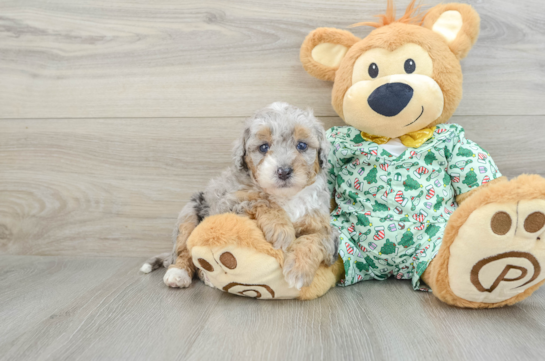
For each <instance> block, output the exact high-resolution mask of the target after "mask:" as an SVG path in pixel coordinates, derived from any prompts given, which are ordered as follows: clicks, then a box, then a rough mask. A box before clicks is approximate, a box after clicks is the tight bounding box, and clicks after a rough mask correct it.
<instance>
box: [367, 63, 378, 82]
mask: <svg viewBox="0 0 545 361" xmlns="http://www.w3.org/2000/svg"><path fill="white" fill-rule="evenodd" d="M369 76H370V77H371V78H373V79H374V78H376V77H377V76H378V65H377V64H375V63H371V65H369Z"/></svg>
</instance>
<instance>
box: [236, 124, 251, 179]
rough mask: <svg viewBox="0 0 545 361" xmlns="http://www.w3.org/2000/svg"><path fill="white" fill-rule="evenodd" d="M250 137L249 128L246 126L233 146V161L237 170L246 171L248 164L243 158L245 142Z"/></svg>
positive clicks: (244, 155)
mask: <svg viewBox="0 0 545 361" xmlns="http://www.w3.org/2000/svg"><path fill="white" fill-rule="evenodd" d="M249 138H250V128H249V127H246V129H244V132H242V137H240V138H239V139H238V140H237V141H236V142H235V146H234V147H233V161H234V162H235V168H236V169H237V170H238V171H239V172H244V173H246V172H248V164H246V161H245V160H244V158H245V157H246V142H247V141H248V139H249Z"/></svg>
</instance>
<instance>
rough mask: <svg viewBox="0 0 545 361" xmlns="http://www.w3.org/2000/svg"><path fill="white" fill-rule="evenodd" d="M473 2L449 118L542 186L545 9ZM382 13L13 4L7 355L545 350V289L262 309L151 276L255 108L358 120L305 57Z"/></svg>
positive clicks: (1, 349) (360, 3)
mask: <svg viewBox="0 0 545 361" xmlns="http://www.w3.org/2000/svg"><path fill="white" fill-rule="evenodd" d="M440 2H441V1H439V0H430V1H426V2H425V3H426V4H427V5H428V6H433V5H435V4H438V3H440ZM461 2H465V3H470V4H471V5H473V6H474V7H475V8H476V9H477V11H478V12H479V13H480V15H481V18H482V22H481V35H480V38H479V41H478V42H477V44H476V46H475V47H474V49H473V50H472V51H471V52H470V54H469V56H468V57H467V58H466V59H465V60H463V62H462V68H463V71H464V99H463V101H462V103H461V104H460V107H459V109H458V110H457V112H456V115H455V116H454V117H453V119H452V121H453V122H456V123H459V124H461V125H463V126H464V127H465V128H466V131H467V136H468V138H469V139H472V140H474V141H476V142H478V143H479V144H480V145H481V146H483V147H484V148H485V149H487V150H488V151H489V152H490V153H491V154H492V156H493V157H494V159H495V161H496V163H497V164H498V166H499V168H500V170H501V171H502V172H503V173H504V174H505V175H507V176H509V177H515V176H517V175H519V174H521V173H537V174H540V175H542V176H545V102H543V101H542V99H544V98H545V85H544V84H545V83H544V82H543V79H544V78H545V67H543V59H544V58H545V3H544V2H543V1H541V0H525V1H511V0H486V1H476V0H467V1H466V0H463V1H461ZM396 3H397V5H398V9H402V8H404V7H405V6H406V5H407V4H408V3H409V0H397V1H396ZM385 7H386V0H339V1H330V0H293V1H292V0H289V1H288V0H275V1H270V0H230V1H222V0H199V1H190V0H183V1H172V0H153V1H151V0H137V1H122V0H50V1H39V0H1V1H0V80H1V82H2V87H1V88H0V360H10V361H11V360H155V359H161V360H213V359H218V360H224V359H225V360H237V361H238V360H287V359H304V360H332V359H335V360H337V359H338V360H351V359H365V360H372V359H388V360H416V359H418V360H441V359H444V360H490V359H494V360H532V359H535V360H538V359H543V355H544V354H545V342H543V340H544V335H545V290H539V291H538V292H536V294H535V295H534V296H532V297H531V298H529V299H527V300H525V301H523V302H521V303H520V304H517V305H515V306H513V307H510V308H505V309H500V310H486V311H471V310H459V309H454V308H450V307H448V306H445V305H444V304H442V303H440V302H439V301H437V300H436V299H435V298H434V297H433V296H432V295H430V294H423V293H418V292H414V291H412V288H411V287H410V285H409V284H408V283H406V282H399V281H398V282H396V281H393V280H391V281H386V282H383V283H379V282H366V283H363V284H359V285H356V286H353V287H349V288H345V289H340V288H337V289H334V290H332V291H331V292H329V293H328V294H327V295H325V296H324V297H323V298H321V299H319V300H315V301H311V302H297V301H275V302H259V301H255V300H250V299H244V298H241V297H236V296H232V295H229V294H223V293H221V292H219V291H217V290H213V289H211V288H208V287H206V286H204V285H202V284H201V283H196V284H195V285H193V286H192V287H191V288H190V289H188V290H171V289H168V288H167V287H165V286H164V285H163V283H162V275H163V272H164V271H163V270H161V271H157V272H154V273H152V274H150V275H141V274H139V273H138V268H139V266H140V264H141V262H142V261H143V257H148V256H150V255H153V254H156V253H159V252H164V251H166V250H169V249H170V247H171V243H170V242H171V241H170V234H171V229H172V226H173V224H174V221H175V218H176V215H177V213H178V211H179V210H180V209H181V207H182V206H183V204H184V203H185V202H186V201H187V200H188V198H189V196H190V195H191V194H192V193H193V192H195V191H198V190H200V189H202V187H203V184H204V183H205V182H206V181H207V180H208V179H209V178H210V177H212V176H214V175H217V174H218V173H219V171H220V169H222V168H224V167H225V166H227V165H228V164H229V162H230V148H231V144H232V142H233V141H234V140H235V139H236V137H238V136H239V133H240V130H241V125H242V122H243V120H244V118H245V117H247V116H249V115H250V114H251V113H252V112H254V111H255V110H257V109H258V108H261V107H263V106H265V105H267V104H269V103H271V102H274V101H280V100H282V101H287V102H290V103H292V104H295V105H297V106H301V107H311V108H313V109H314V110H315V113H316V114H317V115H318V116H319V117H320V119H321V120H322V121H323V122H324V124H325V126H326V127H327V128H329V127H331V126H332V125H340V124H342V121H341V120H340V119H339V118H338V117H337V116H336V115H335V113H334V112H333V110H332V108H331V105H330V93H331V84H330V83H327V82H322V81H319V80H316V79H314V78H312V77H310V76H309V75H307V74H306V73H305V71H304V70H303V69H302V66H301V65H300V63H299V47H300V45H301V42H302V41H303V39H304V37H305V36H306V34H308V32H309V31H311V30H312V29H314V28H316V27H320V26H330V27H338V28H342V29H347V27H348V25H350V24H353V23H356V22H360V21H366V20H372V19H373V16H374V15H376V14H379V13H382V12H383V11H384V9H385ZM399 12H401V10H400V11H399ZM399 12H398V13H399ZM370 30H371V29H369V28H364V27H361V28H356V29H353V31H354V33H355V34H356V35H357V36H360V37H363V36H365V35H366V34H368V33H369V31H370Z"/></svg>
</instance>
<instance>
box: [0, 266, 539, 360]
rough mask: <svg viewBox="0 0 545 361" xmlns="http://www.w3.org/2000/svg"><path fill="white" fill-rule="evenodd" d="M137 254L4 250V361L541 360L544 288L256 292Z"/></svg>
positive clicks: (0, 355)
mask: <svg viewBox="0 0 545 361" xmlns="http://www.w3.org/2000/svg"><path fill="white" fill-rule="evenodd" d="M140 262H142V260H140V259H135V258H69V257H43V256H2V257H0V274H1V275H2V276H1V277H0V319H1V320H2V327H0V360H164V361H170V360H539V359H543V354H544V353H545V343H544V342H543V335H544V334H545V289H541V290H539V291H537V292H536V294H535V295H534V296H533V297H531V298H529V299H527V300H525V301H523V302H521V303H519V304H517V305H515V306H513V307H509V308H503V309H497V310H479V311H471V310H461V309H456V308H452V307H448V306H446V305H444V304H442V303H441V302H439V301H438V300H436V299H435V298H434V297H433V296H432V295H430V294H427V293H422V292H415V291H413V290H412V288H411V286H410V284H409V282H408V281H406V282H404V281H396V280H389V281H385V282H379V281H375V282H366V283H362V284H358V285H355V286H351V287H348V288H345V289H341V288H337V289H333V290H332V291H330V292H329V293H328V294H326V295H325V296H324V297H322V298H321V299H318V300H315V301H308V302H300V301H257V300H255V299H247V298H242V297H238V296H234V295H231V294H226V293H222V292H219V291H217V290H214V289H212V288H209V287H207V286H205V285H204V284H202V283H200V282H197V283H195V284H194V285H192V286H191V287H190V288H189V289H186V290H174V289H169V288H167V287H166V286H165V285H164V284H163V283H162V279H161V278H162V275H163V272H164V271H157V272H154V273H151V274H149V275H142V274H139V273H138V272H137V270H138V265H139V264H140Z"/></svg>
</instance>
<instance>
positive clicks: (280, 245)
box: [262, 223, 295, 251]
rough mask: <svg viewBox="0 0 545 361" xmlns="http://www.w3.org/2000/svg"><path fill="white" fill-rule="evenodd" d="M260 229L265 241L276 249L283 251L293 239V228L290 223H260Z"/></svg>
mask: <svg viewBox="0 0 545 361" xmlns="http://www.w3.org/2000/svg"><path fill="white" fill-rule="evenodd" d="M262 229H263V234H264V235H265V239H266V240H267V242H269V243H271V244H272V246H273V247H274V248H276V249H282V250H284V251H285V250H287V249H288V247H289V245H290V244H291V243H292V242H293V241H295V229H294V228H293V226H291V225H283V224H278V223H277V224H273V223H268V224H265V225H262Z"/></svg>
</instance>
